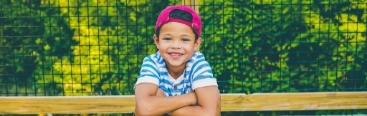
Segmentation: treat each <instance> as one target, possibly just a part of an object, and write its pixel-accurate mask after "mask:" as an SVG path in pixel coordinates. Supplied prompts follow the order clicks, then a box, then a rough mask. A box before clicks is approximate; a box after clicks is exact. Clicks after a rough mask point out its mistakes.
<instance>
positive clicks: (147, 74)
mask: <svg viewBox="0 0 367 116" xmlns="http://www.w3.org/2000/svg"><path fill="white" fill-rule="evenodd" d="M140 83H152V84H156V85H157V86H158V84H159V73H158V68H157V66H156V65H155V63H154V61H153V59H152V58H151V56H148V57H145V58H144V60H143V64H142V66H141V69H140V76H138V79H137V81H136V83H135V86H136V85H138V84H140ZM135 86H134V89H135Z"/></svg>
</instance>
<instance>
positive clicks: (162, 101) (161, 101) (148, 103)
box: [136, 94, 192, 115]
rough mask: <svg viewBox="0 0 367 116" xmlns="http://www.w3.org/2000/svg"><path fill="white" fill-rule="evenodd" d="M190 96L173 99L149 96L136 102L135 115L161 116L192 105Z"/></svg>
mask: <svg viewBox="0 0 367 116" xmlns="http://www.w3.org/2000/svg"><path fill="white" fill-rule="evenodd" d="M190 97H192V94H185V95H179V96H173V97H162V96H149V97H146V98H145V99H142V100H141V101H138V103H137V106H136V114H137V115H162V114H164V113H167V112H171V111H173V110H176V109H179V108H182V107H184V106H187V105H190V104H191V103H192V100H191V99H192V98H190Z"/></svg>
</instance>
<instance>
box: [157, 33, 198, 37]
mask: <svg viewBox="0 0 367 116" xmlns="http://www.w3.org/2000/svg"><path fill="white" fill-rule="evenodd" d="M162 35H168V36H172V35H171V34H170V33H164V34H162ZM181 37H191V36H190V35H188V34H183V35H181Z"/></svg>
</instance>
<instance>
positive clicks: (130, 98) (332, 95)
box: [0, 92, 367, 114]
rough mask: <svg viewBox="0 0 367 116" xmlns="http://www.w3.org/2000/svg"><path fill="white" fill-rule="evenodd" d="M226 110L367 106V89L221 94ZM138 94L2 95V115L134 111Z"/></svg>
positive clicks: (0, 103) (320, 108)
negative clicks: (355, 90)
mask: <svg viewBox="0 0 367 116" xmlns="http://www.w3.org/2000/svg"><path fill="white" fill-rule="evenodd" d="M221 103H222V111H296V110H339V109H343V110H344V109H367V92H315V93H256V94H251V95H246V94H221ZM134 107H135V97H134V95H124V96H49V97H41V96H35V97H24V96H23V97H17V96H14V97H0V114H47V113H52V114H86V113H132V112H134Z"/></svg>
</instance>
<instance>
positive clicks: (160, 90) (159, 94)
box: [155, 88, 167, 97]
mask: <svg viewBox="0 0 367 116" xmlns="http://www.w3.org/2000/svg"><path fill="white" fill-rule="evenodd" d="M155 96H160V97H167V96H166V94H165V93H164V92H163V91H162V89H160V88H158V90H157V92H156V93H155Z"/></svg>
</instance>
